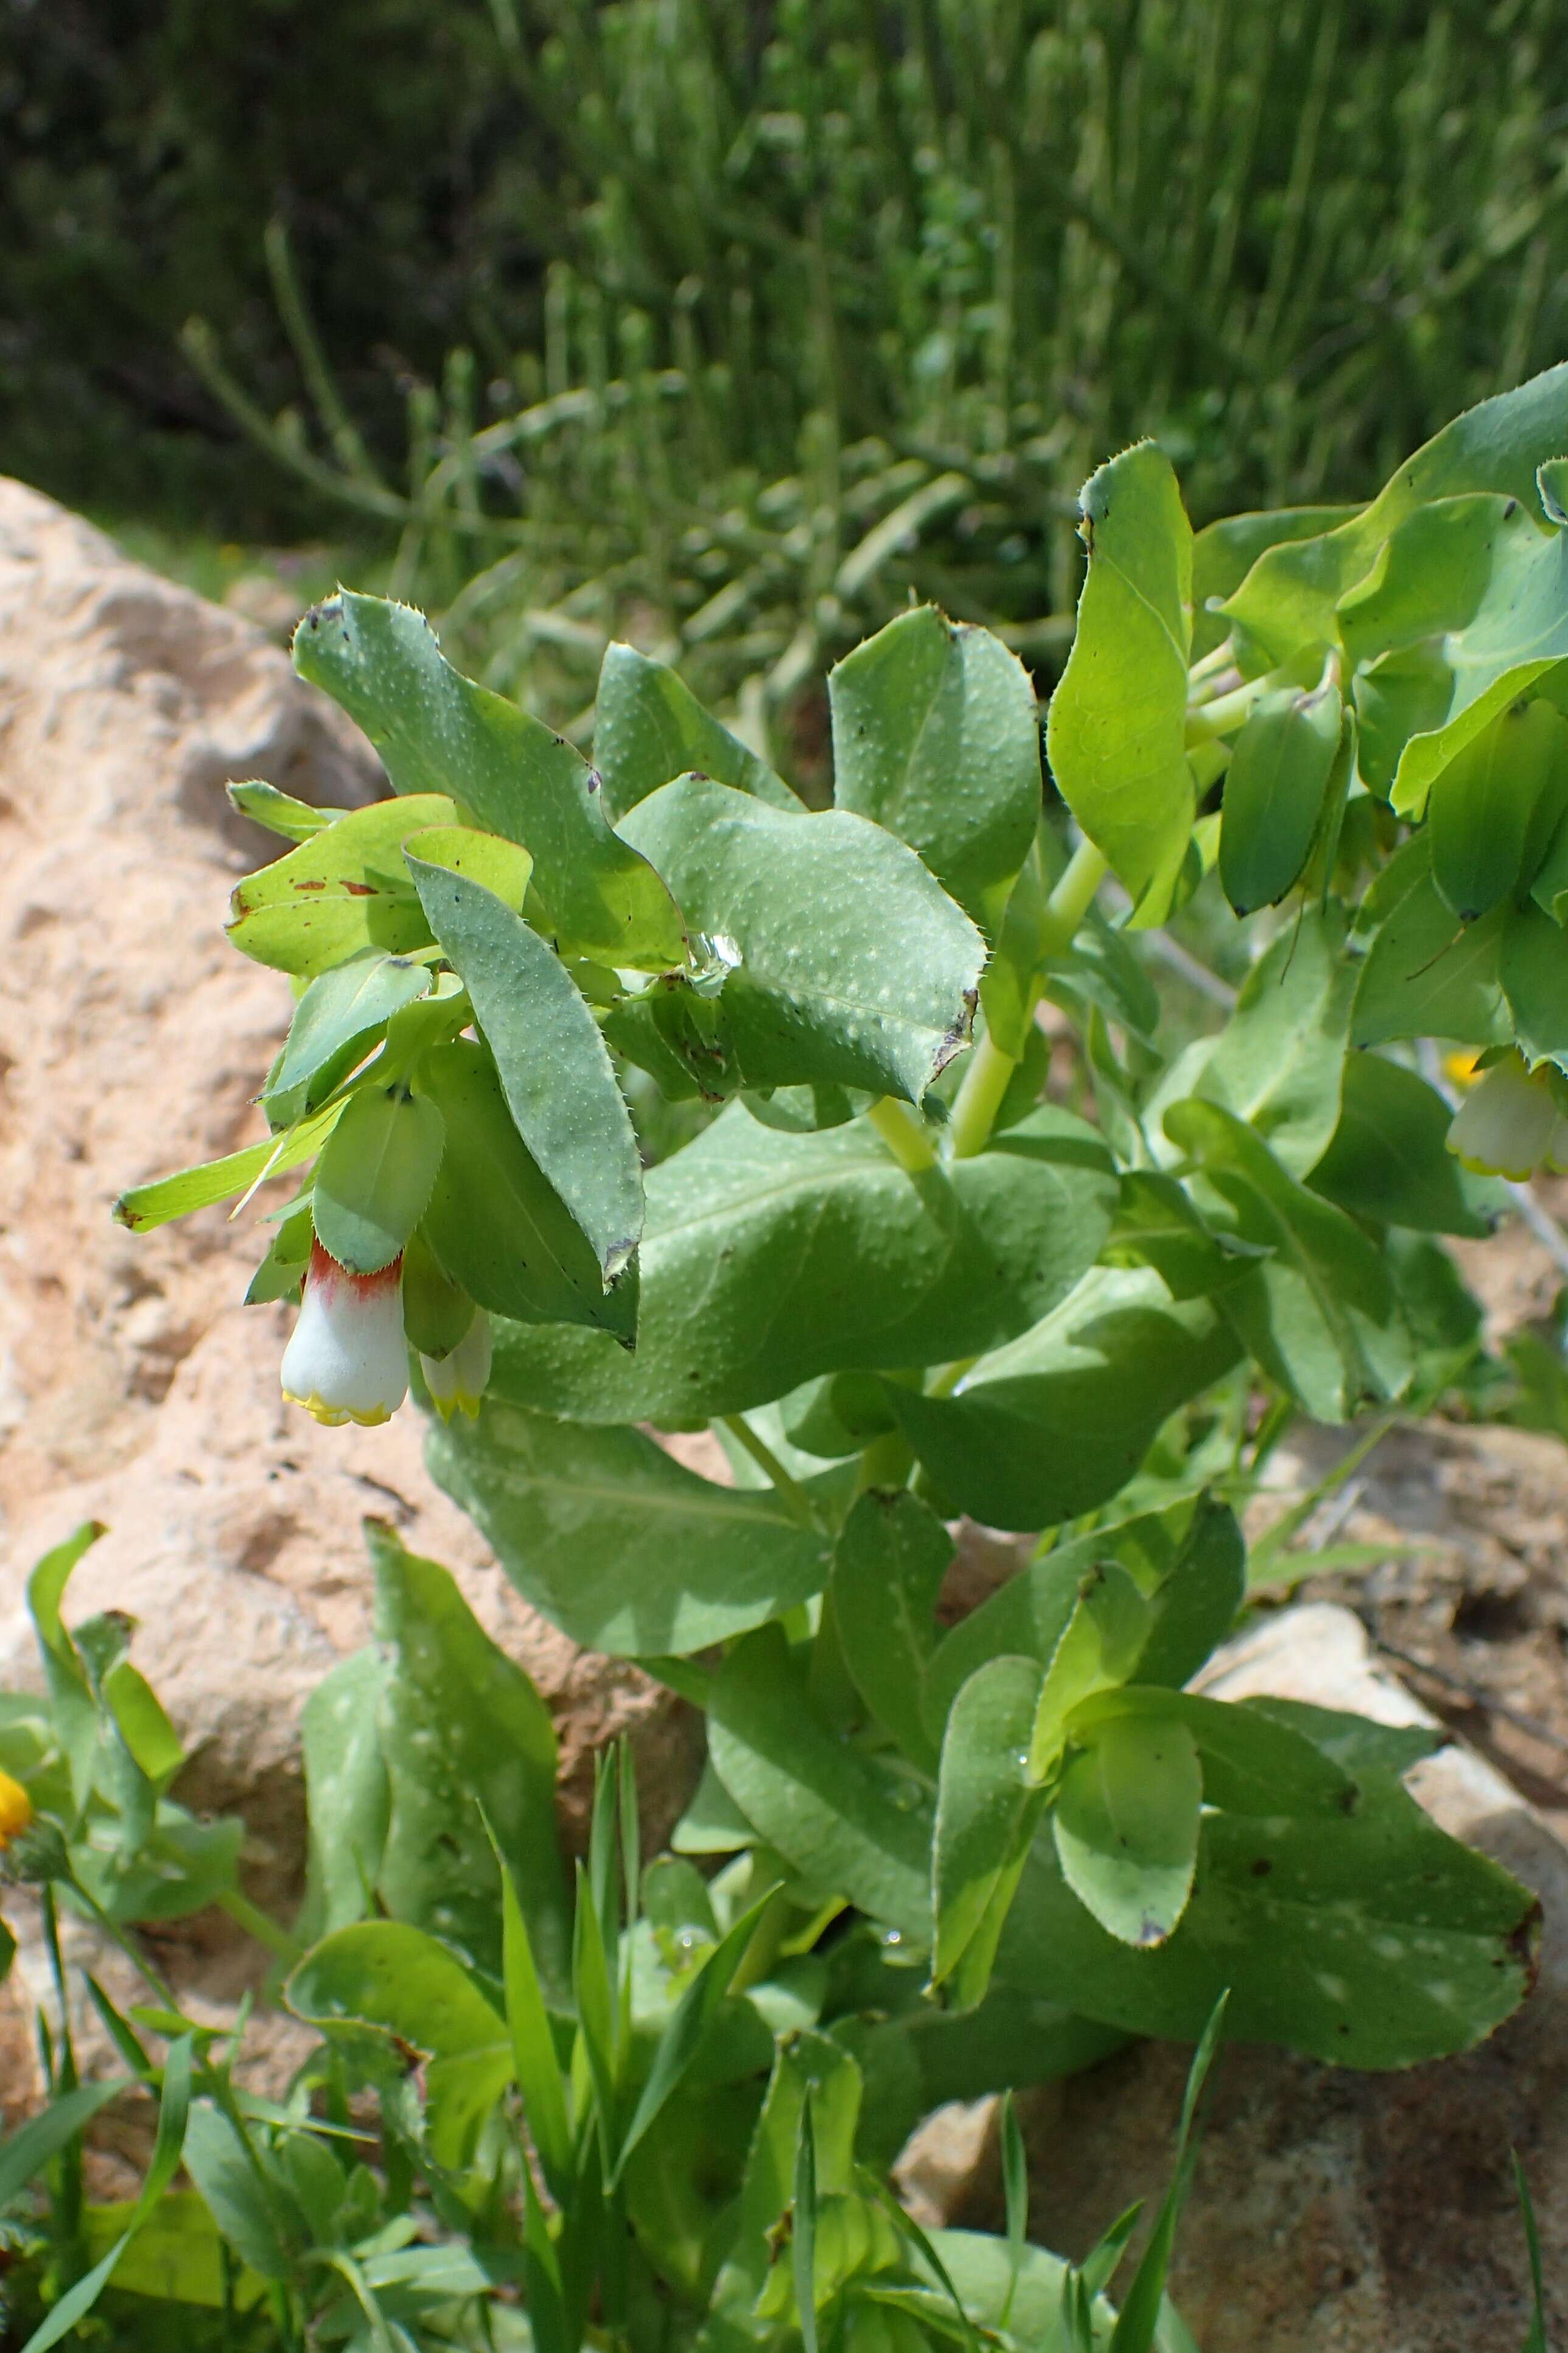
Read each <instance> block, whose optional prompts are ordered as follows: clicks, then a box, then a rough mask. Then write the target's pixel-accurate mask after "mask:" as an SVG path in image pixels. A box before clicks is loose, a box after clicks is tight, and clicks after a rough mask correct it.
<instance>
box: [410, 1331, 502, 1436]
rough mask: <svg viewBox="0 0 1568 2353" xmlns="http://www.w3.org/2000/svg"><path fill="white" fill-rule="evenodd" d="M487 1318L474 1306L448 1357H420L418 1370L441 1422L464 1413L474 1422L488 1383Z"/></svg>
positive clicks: (488, 1333)
mask: <svg viewBox="0 0 1568 2353" xmlns="http://www.w3.org/2000/svg"><path fill="white" fill-rule="evenodd" d="M490 1355H491V1348H490V1318H489V1316H488V1315H487V1314H485V1312H484V1310H483V1308H482V1307H476V1308H475V1309H474V1311H473V1322H472V1323H471V1324H470V1325H469V1327H468V1330H467V1331H466V1332H465V1333H464V1334H463V1335H462V1338H461V1340H460V1341H459V1342H458V1344H457V1346H456V1347H455V1348H454V1349H453V1350H452V1351H451V1353H450V1356H420V1358H419V1369H420V1371H421V1372H422V1373H423V1374H424V1376H425V1386H426V1388H428V1389H429V1392H430V1403H431V1404H432V1405H433V1406H434V1407H435V1409H436V1411H437V1412H438V1413H439V1414H440V1418H441V1419H442V1420H443V1421H450V1419H451V1418H452V1416H453V1414H454V1413H466V1414H467V1416H468V1418H469V1419H470V1420H471V1421H477V1420H478V1419H479V1401H480V1399H481V1398H482V1396H483V1395H484V1392H485V1389H486V1387H487V1386H488V1384H489V1380H490Z"/></svg>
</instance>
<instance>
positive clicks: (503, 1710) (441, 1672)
mask: <svg viewBox="0 0 1568 2353" xmlns="http://www.w3.org/2000/svg"><path fill="white" fill-rule="evenodd" d="M365 1533H366V1543H367V1545H368V1546H369V1550H370V1557H371V1561H372V1564H373V1566H374V1567H375V1571H376V1640H377V1641H378V1642H379V1643H380V1644H381V1645H382V1647H383V1651H384V1655H385V1656H386V1657H387V1662H388V1672H387V1680H386V1682H385V1683H384V1684H383V1686H382V1689H381V1693H380V1696H379V1700H378V1704H377V1716H378V1721H379V1725H380V1731H381V1748H382V1754H383V1756H384V1757H385V1759H386V1764H387V1784H388V1793H389V1800H390V1804H389V1811H388V1817H387V1833H386V1841H385V1844H384V1846H383V1850H382V1855H381V1869H380V1873H379V1877H378V1879H377V1882H376V1886H377V1892H378V1894H380V1897H381V1900H382V1902H383V1903H384V1904H385V1905H386V1907H387V1911H388V1912H389V1913H390V1914H391V1915H392V1916H393V1918H394V1919H397V1920H408V1921H412V1922H413V1923H415V1924H416V1925H417V1926H422V1927H427V1928H430V1929H432V1930H434V1932H435V1933H436V1934H437V1935H439V1936H441V1937H443V1938H444V1939H445V1940H446V1941H447V1942H448V1943H449V1944H451V1945H454V1946H456V1947H458V1948H459V1949H460V1950H461V1951H463V1952H466V1953H468V1954H470V1955H471V1957H472V1958H473V1959H474V1960H475V1962H476V1963H477V1964H478V1965H479V1966H480V1967H481V1968H486V1969H488V1970H490V1971H492V1972H494V1971H496V1970H497V1969H498V1968H499V1966H500V1962H501V1948H500V1936H499V1926H500V1924H499V1919H498V1907H497V1893H498V1890H497V1874H496V1867H495V1862H494V1856H493V1851H492V1845H491V1841H492V1838H493V1840H494V1841H495V1846H496V1848H497V1849H498V1850H499V1852H500V1853H501V1855H502V1856H503V1858H504V1860H505V1862H506V1864H507V1867H508V1869H509V1870H510V1872H511V1873H512V1877H513V1880H514V1883H515V1886H516V1888H517V1892H518V1895H519V1898H520V1900H521V1902H522V1905H523V1907H524V1912H525V1914H526V1915H527V1919H528V1926H529V1931H530V1935H531V1936H532V1939H533V1947H534V1951H535V1955H536V1956H537V1957H538V1962H539V1968H540V1970H541V1972H542V1974H543V1976H544V1978H545V1982H546V1985H547V1986H552V1987H564V1986H565V1983H566V1968H567V1911H566V1889H565V1885H564V1883H563V1881H562V1877H561V1868H560V1858H559V1854H558V1852H557V1850H556V1831H555V1790H556V1734H555V1727H554V1725H553V1724H552V1722H551V1720H550V1713H549V1710H548V1709H547V1708H546V1705H545V1703H544V1701H543V1700H542V1699H541V1698H540V1697H539V1694H538V1693H537V1692H536V1691H535V1688H534V1686H533V1684H532V1683H530V1681H529V1679H528V1677H527V1676H526V1675H525V1674H524V1672H523V1670H522V1668H521V1667H519V1666H517V1665H516V1664H514V1662H513V1661H512V1660H511V1659H509V1658H508V1657H507V1656H506V1654H505V1652H504V1651H501V1650H498V1649H497V1647H496V1645H495V1644H494V1643H493V1641H491V1640H490V1637H489V1636H488V1635H487V1634H486V1633H485V1632H484V1630H483V1629H482V1627H481V1625H480V1624H479V1622H478V1620H476V1619H475V1617H474V1616H473V1613H472V1611H471V1609H469V1607H468V1605H467V1603H466V1602H465V1601H464V1599H463V1598H462V1596H461V1593H460V1592H459V1590H458V1588H457V1586H456V1584H455V1582H454V1581H453V1579H452V1577H450V1574H449V1573H448V1571H447V1570H446V1569H444V1568H440V1567H437V1565H436V1563H435V1562H434V1561H430V1560H420V1559H418V1558H417V1557H416V1556H415V1555H413V1554H412V1553H410V1552H408V1551H406V1550H405V1548H404V1546H402V1545H401V1544H400V1543H399V1542H398V1540H397V1536H396V1535H394V1533H393V1532H392V1530H391V1529H390V1527H388V1526H387V1525H384V1524H382V1523H379V1522H376V1521H374V1520H371V1521H367V1522H366V1530H365Z"/></svg>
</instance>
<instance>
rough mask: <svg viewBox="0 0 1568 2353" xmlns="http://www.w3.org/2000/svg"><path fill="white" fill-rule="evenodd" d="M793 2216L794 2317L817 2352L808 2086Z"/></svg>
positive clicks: (808, 2349) (813, 2155)
mask: <svg viewBox="0 0 1568 2353" xmlns="http://www.w3.org/2000/svg"><path fill="white" fill-rule="evenodd" d="M790 2216H791V2223H792V2227H791V2229H790V2232H789V2270H790V2276H791V2279H792V2281H793V2284H794V2289H795V2318H796V2321H797V2323H798V2325H799V2327H800V2343H801V2345H802V2347H803V2348H804V2353H817V2295H816V2281H817V2136H816V2130H815V2127H814V2126H813V2125H812V2122H811V2094H810V2086H809V2085H808V2086H807V2088H806V2091H805V2092H804V2094H802V2096H801V2100H800V2130H799V2132H798V2134H797V2136H796V2142H795V2194H794V2196H793V2198H792V2199H791V2200H790Z"/></svg>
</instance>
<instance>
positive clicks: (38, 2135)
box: [0, 2075, 126, 2208]
mask: <svg viewBox="0 0 1568 2353" xmlns="http://www.w3.org/2000/svg"><path fill="white" fill-rule="evenodd" d="M125 2081H126V2079H125V2078H124V2077H123V2076H119V2075H116V2076H112V2077H110V2078H108V2079H106V2080H105V2081H104V2082H103V2083H101V2084H79V2085H78V2086H77V2088H76V2089H75V2090H74V2091H69V2092H62V2093H61V2094H59V2096H58V2098H57V2099H53V2100H51V2101H50V2102H49V2105H48V2107H47V2108H45V2109H44V2110H43V2112H42V2114H41V2115H39V2116H32V2117H30V2118H29V2119H28V2121H27V2122H26V2124H25V2125H18V2126H17V2127H16V2131H15V2132H14V2133H9V2134H7V2136H6V2137H5V2140H3V2141H0V2208H4V2207H6V2206H10V2205H12V2204H14V2203H15V2201H16V2200H17V2199H18V2198H19V2197H20V2196H21V2194H22V2192H23V2190H24V2189H26V2187H27V2184H28V2183H29V2181H32V2180H34V2179H37V2176H38V2175H39V2174H40V2173H41V2172H42V2171H43V2169H44V2168H45V2166H46V2165H48V2164H49V2163H51V2162H52V2160H53V2159H54V2158H57V2157H58V2155H59V2154H60V2152H61V2150H62V2149H66V2148H69V2147H70V2144H71V2143H72V2141H74V2140H76V2139H77V2138H78V2137H79V2136H80V2134H81V2133H82V2132H83V2130H84V2129H85V2128H86V2126H88V2125H90V2123H91V2121H92V2119H93V2117H94V2116H96V2115H97V2114H98V2112H99V2110H100V2108H105V2107H107V2106H108V2105H109V2103H110V2101H111V2100H117V2099H118V2098H119V2097H120V2094H122V2092H123V2091H124V2089H125Z"/></svg>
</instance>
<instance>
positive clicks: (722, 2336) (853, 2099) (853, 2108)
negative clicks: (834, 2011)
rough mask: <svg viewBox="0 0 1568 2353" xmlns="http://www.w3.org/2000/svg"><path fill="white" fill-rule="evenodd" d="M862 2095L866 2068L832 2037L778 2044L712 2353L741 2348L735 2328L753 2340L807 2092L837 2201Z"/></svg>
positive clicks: (710, 2342)
mask: <svg viewBox="0 0 1568 2353" xmlns="http://www.w3.org/2000/svg"><path fill="white" fill-rule="evenodd" d="M861 2091H862V2085H861V2074H860V2070H859V2068H858V2067H857V2066H856V2065H855V2063H854V2061H853V2059H852V2058H851V2057H850V2055H849V2052H847V2051H846V2050H844V2049H843V2048H842V2045H841V2044H840V2043H838V2042H835V2041H833V2040H832V2039H830V2038H829V2037H828V2036H827V2035H824V2034H815V2033H810V2032H806V2033H801V2034H798V2035H795V2036H793V2037H791V2038H790V2039H789V2040H788V2041H780V2042H779V2044H778V2045H777V2048H776V2053H775V2057H774V2062H773V2073H772V2076H771V2078H770V2080H769V2082H768V2092H767V2095H766V2097H765V2099H764V2101H763V2105H762V2113H761V2115H760V2116H759V2117H758V2122H757V2129H756V2131H755V2132H754V2134H753V2135H752V2140H751V2147H750V2150H749V2152H748V2154H747V2161H746V2170H745V2173H744V2176H743V2178H742V2180H741V2185H740V2195H739V2198H738V2200H737V2201H736V2216H735V2231H734V2235H733V2238H731V2240H730V2242H729V2245H728V2250H727V2252H726V2255H725V2259H724V2262H723V2264H722V2267H721V2269H720V2271H719V2275H718V2278H717V2281H716V2282H715V2286H714V2290H713V2299H712V2305H713V2313H714V2315H715V2318H716V2319H717V2321H718V2324H719V2325H718V2326H717V2327H715V2326H713V2324H712V2323H710V2327H709V2329H708V2330H707V2331H705V2333H704V2335H703V2336H702V2337H700V2338H699V2339H698V2342H699V2343H700V2344H702V2345H705V2346H706V2347H707V2348H709V2353H721V2348H724V2347H726V2346H730V2345H736V2344H738V2343H739V2342H741V2341H742V2340H741V2338H740V2337H738V2336H737V2335H735V2334H732V2330H733V2329H735V2328H736V2327H738V2328H739V2329H742V2330H744V2331H745V2337H746V2340H747V2341H749V2339H750V2337H751V2330H750V2328H749V2327H748V2326H747V2324H748V2323H749V2322H750V2320H751V2317H752V2315H753V2313H754V2311H755V2307H756V2305H757V2301H758V2295H759V2294H760V2293H761V2292H762V2291H763V2290H764V2289H765V2288H766V2287H767V2285H768V2280H769V2276H770V2274H771V2273H772V2271H773V2269H774V2267H775V2265H776V2263H777V2262H778V2256H779V2236H780V2234H779V2229H778V2225H779V2221H780V2220H781V2219H782V2217H783V2215H784V2213H785V2211H786V2210H787V2208H788V2207H789V2201H790V2200H791V2198H792V2196H793V2194H794V2186H795V2180H794V2177H795V2158H796V2152H797V2149H798V2147H799V2143H800V2112H801V2109H802V2107H803V2105H804V2104H805V2100H806V2097H807V2094H808V2093H809V2094H810V2101H811V2109H812V2121H813V2125H814V2127H815V2158H816V2171H817V2184H818V2189H819V2191H820V2192H825V2193H827V2194H828V2195H832V2194H833V2193H834V2192H835V2191H840V2190H842V2189H847V2188H848V2187H849V2185H850V2182H851V2180H852V2179H853V2163H854V2133H855V2124H856V2121H857V2118H858V2116H859V2113H860V2106H861ZM721 2332H722V2333H721Z"/></svg>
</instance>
